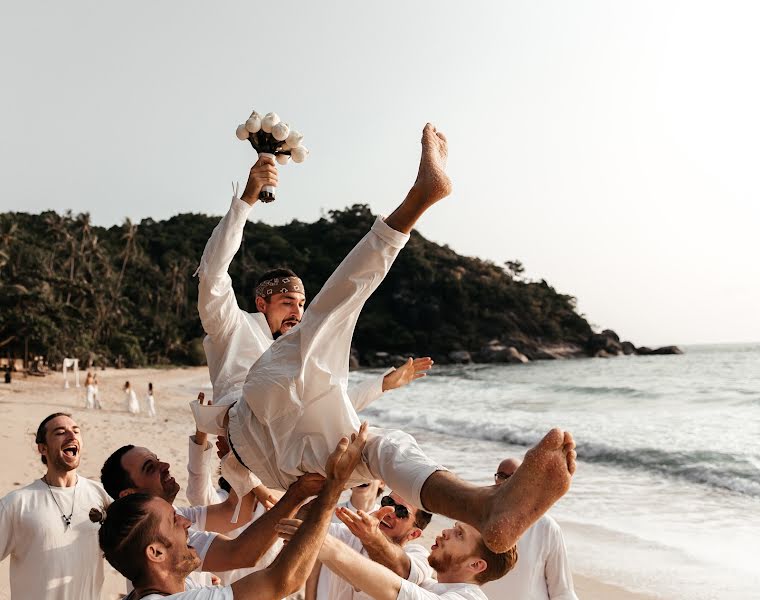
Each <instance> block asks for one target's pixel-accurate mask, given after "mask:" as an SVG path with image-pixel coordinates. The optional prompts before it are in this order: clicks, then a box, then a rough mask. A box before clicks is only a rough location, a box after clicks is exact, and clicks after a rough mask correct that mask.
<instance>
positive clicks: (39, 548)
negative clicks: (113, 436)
mask: <svg viewBox="0 0 760 600" xmlns="http://www.w3.org/2000/svg"><path fill="white" fill-rule="evenodd" d="M75 490H76V498H75ZM51 491H52V495H51ZM53 496H55V499H56V500H57V501H58V504H59V505H60V507H61V509H63V511H64V512H65V513H66V514H67V515H68V513H69V511H71V507H72V502H73V503H74V512H73V514H72V516H71V525H70V526H69V527H68V529H65V528H64V523H63V520H62V518H61V509H59V508H58V506H56V504H55V502H54V501H53ZM110 500H111V499H110V498H109V496H108V494H106V492H105V490H104V489H103V487H102V486H101V485H100V484H99V483H96V482H94V481H90V480H89V479H85V478H84V477H79V480H78V483H77V485H76V487H68V488H62V487H55V486H50V490H48V486H47V485H46V484H45V482H44V481H42V480H41V479H38V480H37V481H35V482H33V483H31V484H30V485H28V486H26V487H24V488H21V489H20V490H15V491H13V492H11V493H10V494H8V495H7V496H5V497H4V498H2V499H0V559H3V560H4V559H5V557H6V556H8V555H10V557H11V564H10V583H11V598H13V599H17V600H30V599H32V598H33V599H34V600H95V599H99V598H100V591H101V588H102V587H103V555H102V553H101V551H100V547H99V546H98V529H99V526H98V525H97V524H96V523H93V522H91V521H90V519H89V512H90V509H91V508H100V509H101V510H102V509H104V507H105V506H107V505H108V503H109V502H110Z"/></svg>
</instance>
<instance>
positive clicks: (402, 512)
mask: <svg viewBox="0 0 760 600" xmlns="http://www.w3.org/2000/svg"><path fill="white" fill-rule="evenodd" d="M380 506H393V507H395V510H394V512H395V513H396V517H397V518H399V519H408V518H409V509H408V508H407V507H406V506H404V505H403V504H398V503H397V502H396V501H395V500H394V499H393V498H391V497H390V496H383V497H382V498H380Z"/></svg>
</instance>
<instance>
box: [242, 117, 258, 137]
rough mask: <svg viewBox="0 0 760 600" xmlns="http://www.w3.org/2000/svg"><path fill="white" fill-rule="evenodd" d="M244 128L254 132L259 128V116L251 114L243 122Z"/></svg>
mask: <svg viewBox="0 0 760 600" xmlns="http://www.w3.org/2000/svg"><path fill="white" fill-rule="evenodd" d="M245 128H246V129H247V130H248V131H250V132H251V133H256V132H257V131H258V130H259V129H261V117H260V116H259V115H257V114H253V115H251V118H250V119H248V120H247V121H246V122H245Z"/></svg>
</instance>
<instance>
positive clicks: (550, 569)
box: [483, 515, 578, 600]
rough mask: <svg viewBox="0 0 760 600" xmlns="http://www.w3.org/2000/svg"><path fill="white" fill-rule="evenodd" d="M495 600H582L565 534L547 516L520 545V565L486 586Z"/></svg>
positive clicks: (529, 529)
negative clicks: (570, 560)
mask: <svg viewBox="0 0 760 600" xmlns="http://www.w3.org/2000/svg"><path fill="white" fill-rule="evenodd" d="M483 591H485V593H486V595H487V596H488V597H489V598H492V599H493V600H496V599H500V598H520V599H521V600H578V596H576V595H575V590H574V589H573V576H572V573H571V572H570V565H569V564H568V561H567V550H566V549H565V540H564V538H563V537H562V530H561V529H560V527H559V525H558V524H557V522H556V521H555V520H554V519H552V518H551V517H550V516H549V515H544V516H543V517H541V518H540V519H539V520H538V521H536V522H535V523H534V524H533V525H532V526H531V527H530V528H528V530H527V531H526V532H525V533H523V535H522V537H521V538H520V539H519V540H518V541H517V564H516V565H515V566H514V568H513V569H512V570H511V571H510V572H509V573H507V574H506V575H505V576H504V577H502V578H501V579H499V580H498V582H497V581H493V582H489V583H487V584H485V585H484V586H483Z"/></svg>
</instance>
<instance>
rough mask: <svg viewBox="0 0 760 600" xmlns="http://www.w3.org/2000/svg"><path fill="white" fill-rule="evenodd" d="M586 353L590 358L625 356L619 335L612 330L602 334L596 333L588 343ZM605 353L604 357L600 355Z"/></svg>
mask: <svg viewBox="0 0 760 600" xmlns="http://www.w3.org/2000/svg"><path fill="white" fill-rule="evenodd" d="M586 351H587V352H588V355H589V356H597V357H598V356H604V357H605V358H606V357H607V356H618V355H619V354H623V346H622V344H621V343H620V338H619V337H618V334H617V333H615V332H614V331H612V330H611V329H605V330H604V331H602V333H594V334H592V335H591V336H590V337H589V338H588V341H587V342H586ZM601 351H603V352H604V355H600V352H601Z"/></svg>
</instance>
